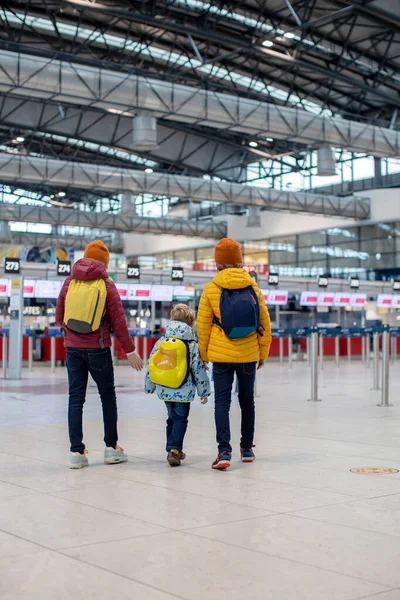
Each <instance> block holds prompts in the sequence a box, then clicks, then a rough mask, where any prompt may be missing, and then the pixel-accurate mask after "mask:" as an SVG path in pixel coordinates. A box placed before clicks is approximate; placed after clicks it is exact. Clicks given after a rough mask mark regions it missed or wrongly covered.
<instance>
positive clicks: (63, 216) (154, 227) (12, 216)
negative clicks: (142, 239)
mask: <svg viewBox="0 0 400 600" xmlns="http://www.w3.org/2000/svg"><path fill="white" fill-rule="evenodd" d="M0 220H3V221H17V222H21V223H48V224H50V225H68V226H73V227H89V228H91V229H102V230H109V231H123V232H125V233H132V232H136V233H156V234H158V233H160V234H171V235H184V236H190V237H202V238H211V239H219V238H223V237H225V236H226V233H227V232H226V223H223V222H214V221H194V220H188V219H178V218H175V219H174V218H149V217H136V216H126V215H124V216H122V215H112V214H109V213H98V212H87V211H82V210H68V209H65V208H40V207H37V206H20V205H18V204H0Z"/></svg>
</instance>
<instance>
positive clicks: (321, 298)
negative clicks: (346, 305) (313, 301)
mask: <svg viewBox="0 0 400 600" xmlns="http://www.w3.org/2000/svg"><path fill="white" fill-rule="evenodd" d="M334 304H335V294H333V293H328V292H320V293H319V294H318V306H333V305H334Z"/></svg>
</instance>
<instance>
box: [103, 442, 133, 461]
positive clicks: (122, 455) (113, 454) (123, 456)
mask: <svg viewBox="0 0 400 600" xmlns="http://www.w3.org/2000/svg"><path fill="white" fill-rule="evenodd" d="M127 460H128V455H127V453H126V452H124V449H123V448H121V447H120V446H115V448H110V447H108V446H107V447H106V449H105V451H104V462H105V464H106V465H115V464H116V463H122V462H126V461H127Z"/></svg>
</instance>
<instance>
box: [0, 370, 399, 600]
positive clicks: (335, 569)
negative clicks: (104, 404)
mask: <svg viewBox="0 0 400 600" xmlns="http://www.w3.org/2000/svg"><path fill="white" fill-rule="evenodd" d="M399 375H400V361H399V363H398V364H397V365H396V366H394V367H391V400H392V402H393V404H394V406H393V407H391V408H378V407H377V406H376V405H377V403H378V402H379V401H380V395H379V392H373V391H371V390H370V388H371V376H372V374H371V372H370V371H369V370H368V369H367V368H366V367H365V366H363V365H362V364H361V363H360V362H354V363H352V364H351V365H348V364H347V361H344V362H343V364H342V365H341V366H340V368H339V369H337V368H336V367H335V366H334V365H333V363H329V362H326V364H325V368H324V371H323V373H322V375H321V381H320V384H321V386H320V396H321V398H322V402H321V403H318V404H313V403H310V402H307V398H308V395H309V389H310V382H309V377H310V373H309V369H308V368H307V366H306V365H304V364H296V363H295V364H294V368H293V369H292V370H291V371H289V369H288V367H287V365H284V366H283V367H281V366H279V364H277V363H274V362H270V363H269V364H268V365H267V366H266V368H265V369H264V370H263V371H262V372H261V373H260V375H259V380H258V398H257V439H256V442H257V448H256V451H257V452H256V453H257V460H256V462H255V463H253V464H247V465H245V464H241V463H240V462H239V461H238V451H237V450H238V437H239V436H238V424H239V419H238V416H239V413H238V404H237V400H236V399H234V401H233V406H232V425H233V428H232V429H233V441H234V448H235V454H234V462H233V465H232V468H231V469H230V471H227V472H214V471H212V470H211V468H210V464H211V462H212V460H213V459H214V458H215V452H216V447H215V442H214V425H213V403H212V402H210V403H209V404H208V405H207V406H200V404H199V402H196V403H195V404H194V405H193V407H192V412H191V417H190V425H189V430H188V435H187V443H186V448H185V449H186V451H187V454H188V457H187V460H186V461H185V463H184V466H182V467H181V468H177V469H171V468H170V467H169V466H168V464H167V463H166V461H165V453H164V422H165V415H164V406H163V404H162V403H161V402H160V401H158V400H157V399H156V398H154V397H153V396H151V397H147V396H145V395H144V394H143V393H142V391H141V390H142V377H143V376H142V375H138V374H136V373H134V372H133V371H131V370H128V368H126V367H118V368H117V382H118V395H119V408H120V443H121V444H122V445H123V446H124V447H125V448H126V450H127V451H128V452H129V455H130V462H129V463H127V464H124V465H116V466H105V465H104V464H103V463H102V458H103V444H102V424H101V409H100V403H99V401H98V398H97V394H96V390H95V388H94V387H93V386H92V384H90V387H89V390H88V391H89V393H88V398H87V404H86V409H85V441H86V444H87V446H88V449H89V460H90V467H89V468H87V469H82V470H80V471H70V470H68V468H67V467H66V463H67V460H68V436H67V430H66V423H65V420H66V404H67V386H66V378H65V371H64V370H63V369H61V368H60V369H59V370H58V371H57V373H56V375H54V376H52V375H51V374H50V372H49V369H35V370H34V373H33V375H32V376H30V377H29V376H28V373H27V372H24V379H23V380H22V381H21V382H7V381H3V380H1V379H0V423H1V425H0V598H1V600H11V599H12V600H92V599H93V600H103V599H107V600H108V599H109V598H117V599H119V600H132V599H133V600H171V599H174V598H175V599H181V600H214V599H215V600H243V598H249V597H251V598H256V599H260V600H356V599H359V600H361V599H364V600H367V599H370V600H400V569H399V565H400V474H393V475H357V474H353V473H351V472H350V469H351V468H353V467H371V466H372V467H377V466H383V467H395V468H398V469H400V377H399Z"/></svg>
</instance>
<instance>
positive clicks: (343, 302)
mask: <svg viewBox="0 0 400 600" xmlns="http://www.w3.org/2000/svg"><path fill="white" fill-rule="evenodd" d="M350 304H351V294H349V293H347V292H337V293H336V294H335V306H343V307H344V306H350Z"/></svg>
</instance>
